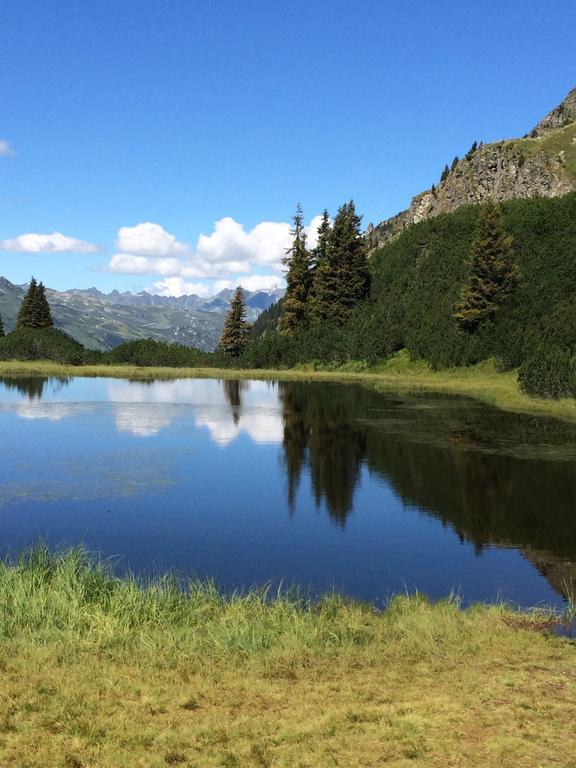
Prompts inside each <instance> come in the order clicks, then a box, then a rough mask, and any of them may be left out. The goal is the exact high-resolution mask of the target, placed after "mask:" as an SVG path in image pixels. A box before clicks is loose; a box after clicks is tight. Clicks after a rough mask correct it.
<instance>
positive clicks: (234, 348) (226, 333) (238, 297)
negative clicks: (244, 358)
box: [218, 286, 248, 357]
mask: <svg viewBox="0 0 576 768" xmlns="http://www.w3.org/2000/svg"><path fill="white" fill-rule="evenodd" d="M247 344H248V324H247V323H246V305H245V303H244V294H243V293H242V288H240V286H238V288H236V292H235V294H234V298H233V299H232V301H231V302H230V310H229V312H228V314H227V315H226V320H225V322H224V330H223V331H222V336H221V337H220V343H219V345H218V348H219V349H220V350H221V351H222V352H223V353H224V354H226V355H228V356H230V357H238V356H239V355H240V354H241V353H242V352H243V351H244V349H245V348H246V345H247Z"/></svg>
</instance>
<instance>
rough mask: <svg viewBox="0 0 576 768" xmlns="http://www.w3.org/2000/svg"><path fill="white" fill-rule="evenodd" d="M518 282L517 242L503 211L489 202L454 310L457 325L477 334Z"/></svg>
mask: <svg viewBox="0 0 576 768" xmlns="http://www.w3.org/2000/svg"><path fill="white" fill-rule="evenodd" d="M517 282H518V266H517V264H516V255H515V252H514V244H513V240H512V238H511V237H510V235H508V234H507V233H506V231H505V228H504V219H503V216H502V210H501V208H500V206H499V205H496V204H495V203H488V204H487V205H486V206H485V207H484V210H483V211H482V213H481V215H480V221H479V224H478V232H477V235H476V238H475V240H474V242H473V244H472V249H471V251H470V258H469V274H468V279H467V281H466V283H465V285H464V287H463V288H462V291H461V293H460V300H459V302H458V304H457V305H456V307H455V311H454V318H455V319H456V321H457V323H458V325H459V326H460V327H461V328H462V329H463V330H464V331H466V332H467V333H475V332H476V331H477V330H478V328H479V326H480V325H481V324H482V323H483V322H485V321H486V320H491V319H493V318H494V316H495V315H496V312H497V311H498V309H499V308H500V306H501V305H502V304H503V303H504V302H505V301H506V299H507V298H508V297H509V296H510V294H511V293H512V291H513V290H514V288H515V287H516V284H517Z"/></svg>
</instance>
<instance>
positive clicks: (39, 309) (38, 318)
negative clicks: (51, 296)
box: [34, 283, 54, 328]
mask: <svg viewBox="0 0 576 768" xmlns="http://www.w3.org/2000/svg"><path fill="white" fill-rule="evenodd" d="M34 320H35V322H36V326H35V327H36V328H52V327H53V326H54V321H53V320H52V313H51V311H50V304H49V303H48V299H47V298H46V289H45V288H44V284H43V283H39V285H38V288H37V290H36V299H35V305H34Z"/></svg>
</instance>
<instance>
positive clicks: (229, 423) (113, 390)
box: [108, 379, 284, 447]
mask: <svg viewBox="0 0 576 768" xmlns="http://www.w3.org/2000/svg"><path fill="white" fill-rule="evenodd" d="M108 399H109V400H110V401H111V402H112V403H113V404H114V409H115V422H116V428H117V429H118V431H120V432H129V433H131V434H133V435H135V436H136V437H151V436H154V435H157V434H158V433H159V432H161V431H162V430H163V429H165V428H167V427H169V426H171V425H172V424H174V423H175V422H177V421H178V419H180V418H181V417H182V410H181V408H182V406H188V407H191V408H192V409H193V418H194V424H195V426H196V427H197V428H202V429H207V430H208V432H209V434H210V437H211V439H212V440H213V441H214V443H216V444H217V445H219V446H222V447H225V446H227V445H229V444H230V443H232V442H233V441H234V440H236V439H237V438H238V436H239V435H240V434H242V433H245V434H247V435H248V436H249V437H250V439H251V440H253V441H254V442H255V443H281V442H282V439H283V434H284V430H283V422H282V415H281V411H280V405H279V402H278V394H277V389H276V388H275V386H274V385H273V384H271V383H269V382H239V381H224V382H221V383H220V386H214V381H211V380H203V379H180V380H176V381H154V382H129V381H113V382H109V384H108Z"/></svg>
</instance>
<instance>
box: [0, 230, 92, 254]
mask: <svg viewBox="0 0 576 768" xmlns="http://www.w3.org/2000/svg"><path fill="white" fill-rule="evenodd" d="M0 250H2V251H12V252H14V253H97V251H98V247H97V246H96V245H93V244H92V243H88V242H87V241H86V240H78V239H77V238H75V237H68V236H67V235H63V234H62V233H61V232H52V234H51V235H39V234H36V233H34V232H32V233H30V234H26V235H19V236H18V237H15V238H13V239H12V240H0Z"/></svg>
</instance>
